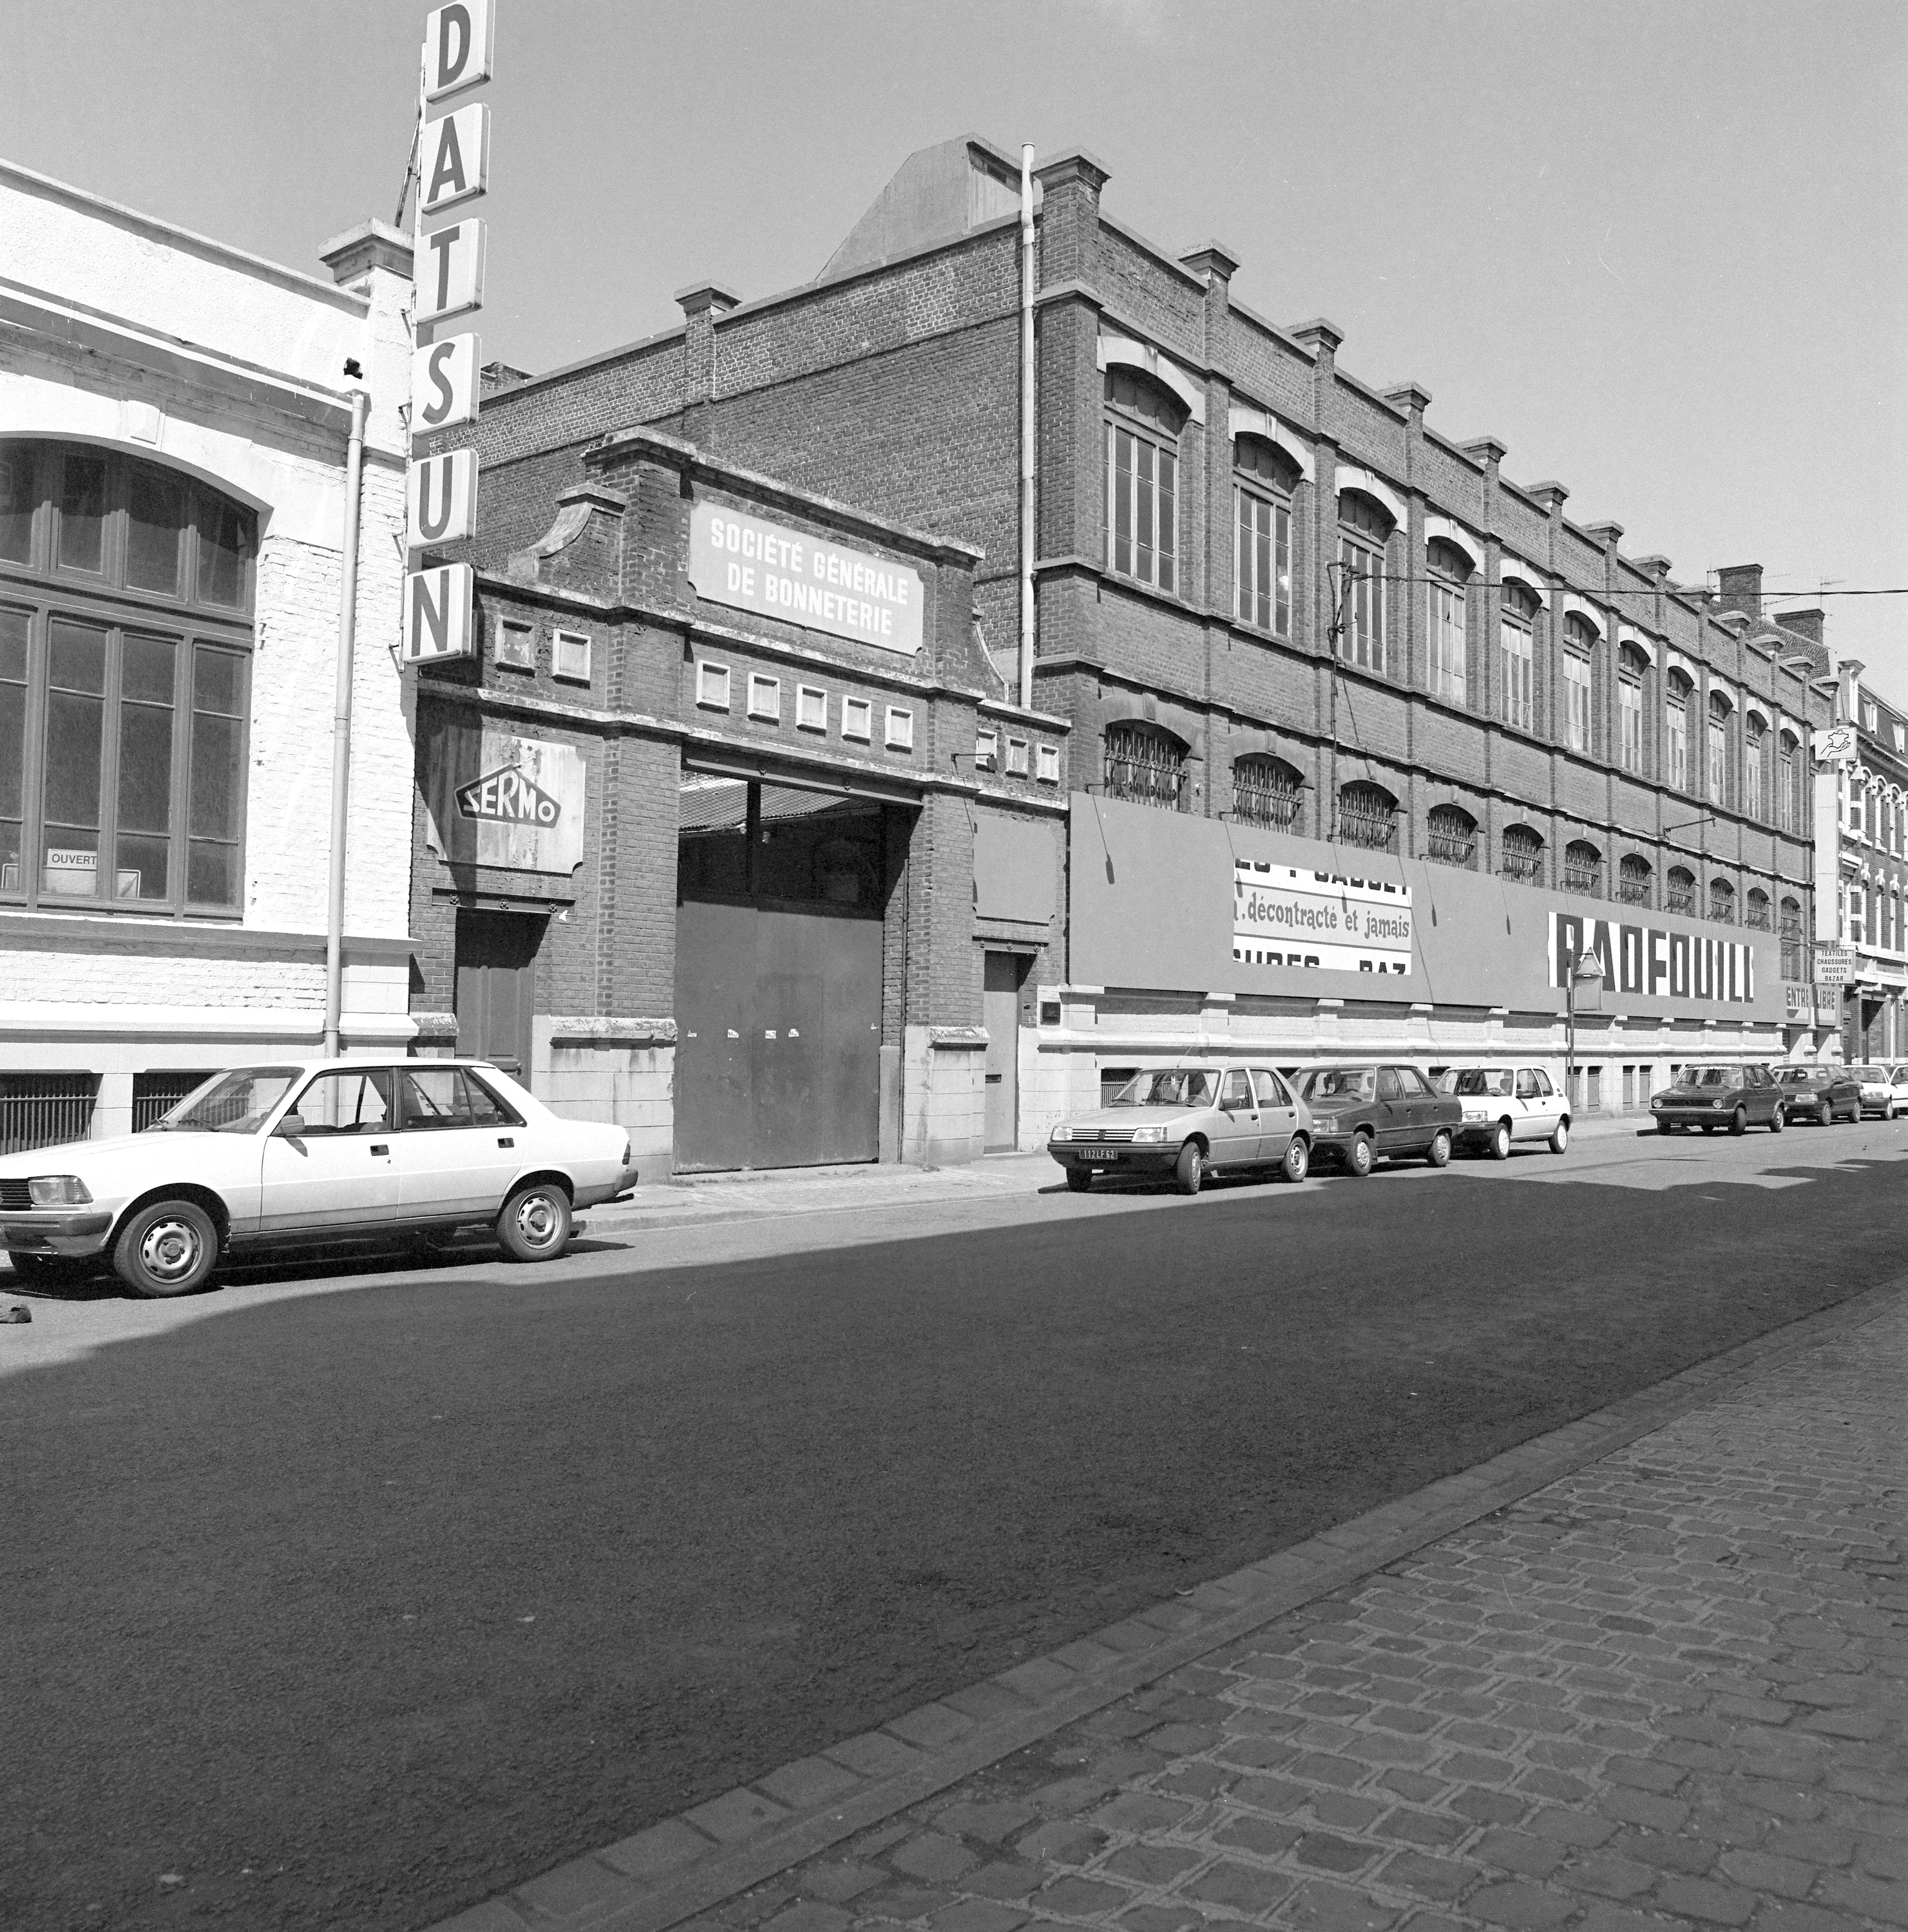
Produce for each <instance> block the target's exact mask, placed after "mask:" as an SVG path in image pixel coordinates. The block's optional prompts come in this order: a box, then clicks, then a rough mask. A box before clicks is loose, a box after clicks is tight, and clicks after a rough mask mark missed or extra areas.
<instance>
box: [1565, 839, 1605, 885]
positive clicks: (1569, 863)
mask: <svg viewBox="0 0 1908 1932" xmlns="http://www.w3.org/2000/svg"><path fill="white" fill-rule="evenodd" d="M1564 891H1566V892H1586V893H1588V895H1589V896H1590V897H1591V898H1602V897H1603V853H1600V851H1598V850H1597V848H1596V847H1595V846H1594V845H1593V844H1591V842H1590V841H1589V840H1588V838H1573V839H1572V840H1571V841H1570V843H1569V844H1567V845H1566V846H1565V847H1564Z"/></svg>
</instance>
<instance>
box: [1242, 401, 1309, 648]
mask: <svg viewBox="0 0 1908 1932" xmlns="http://www.w3.org/2000/svg"><path fill="white" fill-rule="evenodd" d="M1233 469H1234V472H1235V475H1236V482H1235V484H1234V486H1233V498H1234V501H1235V507H1236V517H1235V518H1234V522H1235V525H1236V532H1237V538H1236V541H1237V544H1238V564H1239V571H1238V602H1237V611H1238V616H1239V622H1241V623H1242V624H1251V625H1254V626H1256V627H1257V628H1258V629H1260V630H1261V631H1272V632H1273V634H1275V635H1276V636H1278V637H1285V636H1286V635H1287V634H1288V633H1289V632H1290V631H1291V628H1292V492H1293V490H1294V488H1295V487H1297V483H1298V480H1299V469H1298V466H1297V464H1296V463H1294V462H1293V460H1291V458H1290V457H1288V455H1286V454H1285V452H1284V451H1283V450H1282V449H1277V448H1276V447H1275V446H1273V445H1272V444H1271V443H1266V442H1264V441H1263V440H1260V438H1259V437H1250V436H1247V437H1239V439H1238V440H1236V442H1235V443H1233Z"/></svg>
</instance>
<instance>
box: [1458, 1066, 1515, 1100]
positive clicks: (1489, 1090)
mask: <svg viewBox="0 0 1908 1932" xmlns="http://www.w3.org/2000/svg"><path fill="white" fill-rule="evenodd" d="M1515 1084H1516V1076H1514V1075H1513V1073H1511V1071H1510V1068H1509V1067H1466V1068H1465V1070H1464V1071H1463V1072H1462V1073H1460V1074H1459V1076H1458V1079H1457V1085H1456V1086H1455V1087H1453V1088H1452V1089H1451V1091H1452V1092H1453V1093H1454V1094H1459V1095H1462V1094H1508V1093H1509V1092H1510V1091H1511V1089H1512V1088H1513V1085H1515Z"/></svg>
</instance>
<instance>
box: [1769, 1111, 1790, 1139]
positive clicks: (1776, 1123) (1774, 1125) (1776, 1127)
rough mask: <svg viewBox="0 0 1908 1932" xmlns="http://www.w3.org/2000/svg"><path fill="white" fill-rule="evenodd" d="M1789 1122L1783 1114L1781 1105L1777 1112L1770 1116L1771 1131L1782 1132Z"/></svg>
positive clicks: (1773, 1132)
mask: <svg viewBox="0 0 1908 1932" xmlns="http://www.w3.org/2000/svg"><path fill="white" fill-rule="evenodd" d="M1787 1125H1788V1122H1787V1121H1786V1119H1785V1118H1783V1112H1782V1109H1780V1107H1778V1108H1777V1109H1776V1110H1775V1112H1774V1113H1772V1114H1771V1115H1770V1116H1769V1132H1770V1133H1772V1134H1779V1133H1781V1131H1782V1130H1783V1128H1784V1127H1786V1126H1787Z"/></svg>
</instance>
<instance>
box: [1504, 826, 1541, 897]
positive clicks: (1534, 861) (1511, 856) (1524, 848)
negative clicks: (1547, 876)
mask: <svg viewBox="0 0 1908 1932" xmlns="http://www.w3.org/2000/svg"><path fill="white" fill-rule="evenodd" d="M1501 845H1502V850H1503V865H1502V870H1503V872H1504V877H1506V878H1507V879H1516V880H1519V881H1521V882H1522V883H1523V884H1525V885H1527V886H1534V885H1535V884H1537V883H1538V881H1539V880H1540V879H1541V878H1542V877H1543V838H1541V837H1540V835H1539V834H1538V833H1537V832H1536V830H1535V829H1533V828H1532V827H1531V826H1528V825H1507V826H1505V827H1504V835H1503V838H1502V840H1501Z"/></svg>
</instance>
